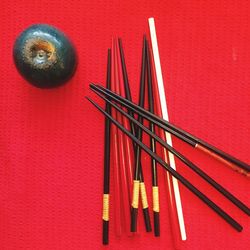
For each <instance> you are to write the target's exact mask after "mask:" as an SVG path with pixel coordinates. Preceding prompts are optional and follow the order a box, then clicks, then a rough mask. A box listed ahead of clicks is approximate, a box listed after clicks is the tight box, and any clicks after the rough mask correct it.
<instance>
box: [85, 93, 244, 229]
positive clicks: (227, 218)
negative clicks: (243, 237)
mask: <svg viewBox="0 0 250 250" xmlns="http://www.w3.org/2000/svg"><path fill="white" fill-rule="evenodd" d="M86 98H87V100H88V101H90V102H91V103H92V104H93V105H94V106H95V107H96V108H97V109H98V110H99V111H100V112H101V113H102V114H104V115H105V116H106V117H108V118H109V119H110V120H111V121H112V123H114V124H115V125H116V126H117V127H118V128H119V129H120V130H122V131H123V133H125V134H126V135H127V136H129V137H130V138H131V139H132V140H133V141H134V142H135V143H136V144H137V145H138V146H140V147H141V148H142V149H143V150H144V151H145V152H146V153H148V154H149V155H150V156H151V157H153V158H154V159H155V160H156V161H157V162H158V163H159V164H160V165H161V166H162V167H163V168H164V169H165V170H167V171H169V172H170V174H172V175H173V176H174V177H175V178H177V179H178V180H179V181H180V182H181V183H182V184H183V185H184V186H186V187H187V188H188V189H189V190H190V191H191V192H192V193H194V194H195V195H196V196H197V197H198V198H200V199H201V200H202V201H203V202H204V203H206V204H207V206H209V207H210V208H211V209H212V210H214V212H216V213H217V214H218V215H219V216H221V217H222V218H223V219H224V220H225V221H226V222H227V223H228V224H230V225H231V226H232V227H233V228H234V229H235V230H237V231H238V232H241V231H242V229H243V227H242V226H241V225H240V224H239V223H238V222H237V221H236V220H234V219H233V218H232V217H231V216H230V215H228V214H227V213H226V212H225V211H224V210H222V209H221V208H220V207H219V206H218V205H216V204H215V203H214V202H213V201H211V200H210V199H209V198H208V197H207V196H206V195H205V194H203V193H202V192H200V191H199V190H198V189H197V188H196V187H195V186H194V185H192V184H191V183H190V182H189V181H188V180H187V179H186V178H184V177H183V176H182V175H180V174H179V173H178V172H177V171H175V170H174V169H172V168H171V167H170V166H169V165H168V164H166V163H165V162H164V161H163V160H162V159H161V158H160V157H159V156H158V155H156V154H155V153H153V152H152V151H151V150H150V149H149V148H148V147H147V146H146V145H145V144H143V143H142V142H141V141H140V140H138V139H137V138H136V137H135V136H133V135H132V134H131V133H130V132H129V131H128V130H127V129H125V128H124V127H123V126H122V125H121V124H120V123H119V122H117V121H116V120H115V119H114V118H113V117H112V116H111V115H109V114H108V113H107V112H105V110H104V109H102V108H101V107H100V106H99V105H98V104H96V103H95V102H93V101H92V100H91V99H90V98H88V97H86Z"/></svg>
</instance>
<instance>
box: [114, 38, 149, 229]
mask: <svg viewBox="0 0 250 250" xmlns="http://www.w3.org/2000/svg"><path fill="white" fill-rule="evenodd" d="M118 44H119V51H120V58H121V65H122V75H123V81H124V89H125V96H126V98H127V99H128V100H130V101H132V97H131V92H130V86H129V81H128V74H127V68H126V63H125V57H124V52H123V48H122V41H121V39H120V38H119V39H118ZM143 53H144V51H143ZM145 53H146V52H145ZM143 57H145V55H143ZM142 60H143V59H142ZM142 71H143V70H142ZM142 74H144V73H142ZM143 77H144V78H145V76H143ZM142 80H143V79H141V81H142ZM128 112H129V114H130V115H131V116H132V117H134V113H133V112H132V111H131V110H128ZM130 130H131V133H132V134H133V135H134V136H136V127H135V125H134V123H133V122H131V121H130ZM133 145H134V154H135V156H136V155H137V145H136V144H135V143H134V144H133ZM138 164H139V169H140V173H139V174H140V184H139V185H140V190H141V193H142V194H143V195H141V199H142V203H143V204H144V206H143V208H142V209H143V216H144V222H145V227H146V231H147V232H151V231H152V228H151V223H150V216H149V210H148V207H147V193H146V188H145V184H144V178H143V171H142V167H141V161H139V162H138ZM136 185H137V184H136ZM133 213H134V210H133V209H132V214H133ZM131 217H132V216H131ZM133 221H134V219H132V222H133ZM135 227H136V225H135V224H131V228H135Z"/></svg>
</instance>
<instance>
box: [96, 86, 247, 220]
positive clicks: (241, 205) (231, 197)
mask: <svg viewBox="0 0 250 250" xmlns="http://www.w3.org/2000/svg"><path fill="white" fill-rule="evenodd" d="M94 92H95V93H96V94H97V95H98V96H99V97H101V98H102V99H103V100H105V101H106V103H109V104H110V105H111V106H112V107H114V108H115V109H116V110H117V111H119V112H120V113H121V114H122V115H124V116H126V117H127V118H128V119H129V120H130V121H132V122H133V123H135V124H136V126H138V127H140V128H141V129H142V130H143V131H145V132H146V133H147V134H148V135H149V136H150V137H151V138H154V139H155V140H156V141H157V142H159V143H160V144H161V145H162V146H163V147H165V148H166V149H167V150H168V151H170V152H171V153H172V154H174V155H175V156H176V157H178V158H179V159H180V160H181V161H182V162H183V163H185V164H186V165H187V166H188V167H189V168H190V169H192V170H193V171H194V172H195V173H196V174H198V175H199V176H200V177H201V178H203V179H204V180H205V181H207V182H208V183H209V184H210V185H212V186H213V187H214V188H215V189H216V190H217V191H218V192H220V193H221V194H222V195H224V196H225V197H226V198H227V199H228V200H230V201H231V202H232V203H233V204H234V205H236V206H237V207H238V208H239V209H241V210H242V211H243V212H245V213H246V214H247V215H250V209H249V207H247V206H246V205H245V204H244V203H243V202H241V201H240V200H239V199H238V198H236V197H235V196H234V195H233V194H231V193H230V192H229V191H227V190H226V189H225V188H224V187H222V186H221V185H220V184H219V183H217V182H216V181H215V180H214V179H212V178H211V177H210V176H209V175H207V174H206V173H205V172H204V171H203V170H202V169H200V168H199V167H198V166H196V165H195V164H194V163H192V162H191V161H190V160H188V159H187V158H186V157H185V156H184V155H182V154H181V153H180V152H178V151H177V150H176V149H174V148H173V147H171V146H170V145H169V144H168V143H166V142H165V141H164V140H162V139H161V138H160V137H158V136H157V135H155V134H154V133H153V132H152V131H150V130H149V129H148V128H146V127H145V126H144V125H143V124H141V123H139V122H138V121H137V120H136V119H134V118H133V117H131V116H129V114H127V113H126V112H125V111H123V110H122V109H120V108H119V107H118V106H117V105H116V104H114V103H112V102H111V101H110V100H108V99H107V98H105V97H104V96H102V95H100V94H99V93H98V92H96V91H94Z"/></svg>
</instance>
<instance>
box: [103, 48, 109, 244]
mask: <svg viewBox="0 0 250 250" xmlns="http://www.w3.org/2000/svg"><path fill="white" fill-rule="evenodd" d="M110 81H111V50H110V49H109V50H108V61H107V79H106V84H107V88H108V89H110V85H111V83H110ZM106 112H107V113H108V114H111V105H110V104H109V103H108V102H107V103H106ZM110 128H111V122H110V119H108V118H107V117H105V138H104V179H103V212H102V243H103V244H104V245H107V244H108V243H109V189H110V188H109V186H110Z"/></svg>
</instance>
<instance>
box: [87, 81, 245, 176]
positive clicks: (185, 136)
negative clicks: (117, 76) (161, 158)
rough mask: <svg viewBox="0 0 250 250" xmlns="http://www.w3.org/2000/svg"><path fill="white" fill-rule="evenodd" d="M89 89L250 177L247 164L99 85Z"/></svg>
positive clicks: (92, 85) (91, 85)
mask: <svg viewBox="0 0 250 250" xmlns="http://www.w3.org/2000/svg"><path fill="white" fill-rule="evenodd" d="M90 87H91V88H95V89H96V90H98V91H99V92H101V93H103V94H105V95H107V96H109V97H110V98H111V99H112V100H115V101H116V102H118V103H120V104H122V105H123V106H125V107H126V108H128V109H131V110H133V112H136V113H138V114H140V115H141V116H143V117H144V118H146V119H147V120H149V121H152V122H154V124H156V125H157V126H159V127H161V128H162V129H164V130H166V131H168V132H169V133H171V134H173V135H174V136H176V137H178V138H179V139H181V140H183V141H184V142H186V143H188V144H190V145H191V146H193V147H195V148H198V147H200V146H203V147H204V148H207V149H209V150H210V151H212V152H214V153H215V154H217V155H218V156H220V157H222V158H223V159H225V160H226V161H228V162H231V163H232V164H235V165H237V166H238V167H239V168H241V169H242V170H243V171H245V172H244V173H243V174H245V175H247V176H250V175H249V172H250V166H249V165H248V164H246V163H244V162H242V161H240V160H239V159H236V158H235V157H233V156H231V155H229V154H227V153H225V152H223V151H222V150H220V149H218V148H216V147H214V146H212V145H210V144H208V143H206V142H205V141H203V140H201V139H199V138H197V137H195V136H194V135H191V134H190V133H188V132H186V131H184V130H183V129H181V128H178V127H177V126H175V125H173V124H172V123H170V122H167V121H166V120H164V119H162V118H160V117H158V116H156V115H154V114H152V113H151V112H149V111H147V110H146V109H144V108H142V107H140V106H138V105H137V104H135V103H133V102H130V101H128V100H126V99H125V98H123V97H121V96H119V95H116V94H115V93H113V92H112V91H109V90H108V89H105V88H104V87H102V86H100V85H95V84H90ZM208 154H209V153H208Z"/></svg>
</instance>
